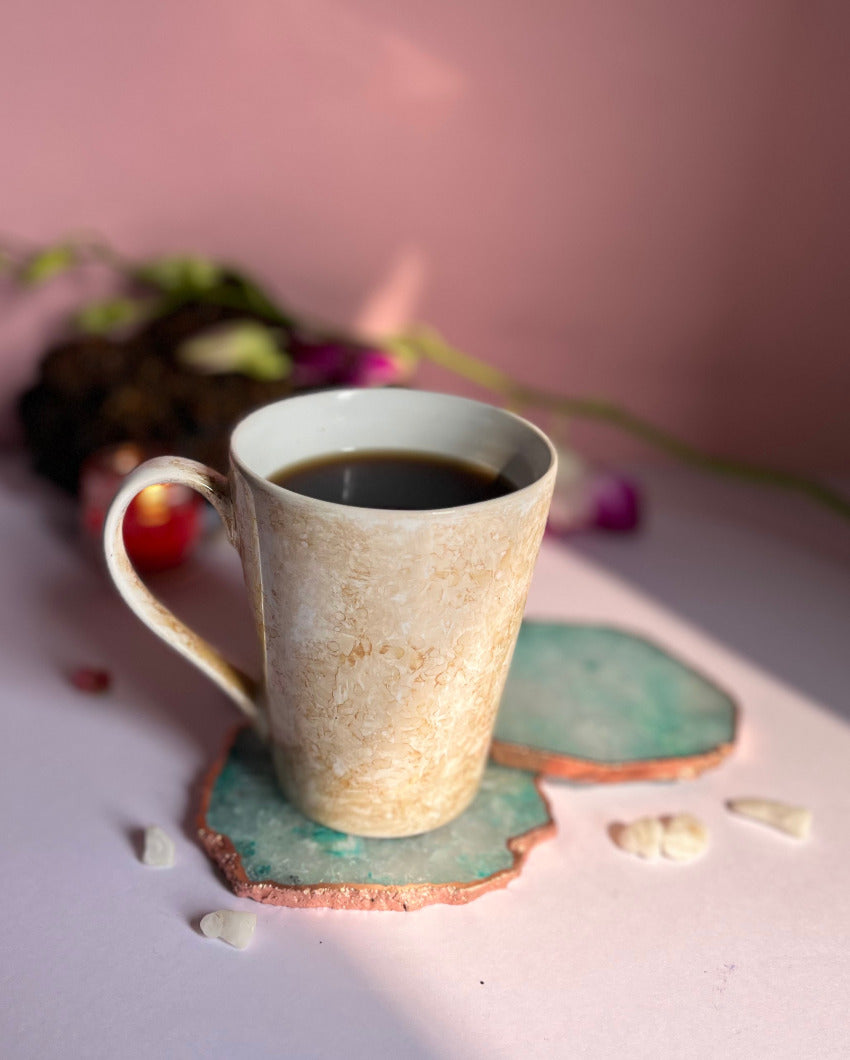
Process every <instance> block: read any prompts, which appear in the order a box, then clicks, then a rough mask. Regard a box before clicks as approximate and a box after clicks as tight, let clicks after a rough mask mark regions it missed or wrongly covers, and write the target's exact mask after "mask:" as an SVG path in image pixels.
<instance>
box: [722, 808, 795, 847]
mask: <svg viewBox="0 0 850 1060" xmlns="http://www.w3.org/2000/svg"><path fill="white" fill-rule="evenodd" d="M726 805H727V807H728V808H729V809H730V810H731V811H732V813H737V814H738V815H739V816H741V817H749V818H750V820H752V821H759V822H760V823H761V824H767V825H770V826H771V828H777V829H779V831H780V832H785V833H786V834H787V835H790V836H794V838H795V839H806V838H808V835H809V831H810V829H811V827H812V811H811V810H807V809H806V808H805V806H789V805H787V803H784V802H776V801H774V800H773V799H730V800H729V801H728V802H727V803H726Z"/></svg>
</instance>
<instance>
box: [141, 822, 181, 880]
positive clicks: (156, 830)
mask: <svg viewBox="0 0 850 1060" xmlns="http://www.w3.org/2000/svg"><path fill="white" fill-rule="evenodd" d="M142 862H143V863H144V864H145V865H150V866H151V867H152V868H155V869H170V868H171V866H172V865H173V864H174V840H173V839H172V838H171V836H170V835H168V833H167V832H164V831H163V830H162V829H161V828H160V827H159V825H156V824H152V825H151V826H150V828H146V829H145V842H144V847H143V849H142Z"/></svg>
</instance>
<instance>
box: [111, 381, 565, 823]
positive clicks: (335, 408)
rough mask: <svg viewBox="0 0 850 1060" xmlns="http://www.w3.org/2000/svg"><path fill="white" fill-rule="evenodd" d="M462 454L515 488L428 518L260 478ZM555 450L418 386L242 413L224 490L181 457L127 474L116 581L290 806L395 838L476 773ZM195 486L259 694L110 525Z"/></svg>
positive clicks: (464, 800) (530, 430) (444, 812)
mask: <svg viewBox="0 0 850 1060" xmlns="http://www.w3.org/2000/svg"><path fill="white" fill-rule="evenodd" d="M355 450H362V451H367V450H373V451H374V450H383V451H387V450H391V451H396V452H399V451H400V452H405V451H407V452H410V453H415V454H433V455H436V456H438V457H440V456H442V457H449V458H456V459H460V460H462V461H465V462H467V463H472V464H476V465H479V466H482V467H484V468H489V469H492V470H493V471H504V472H505V474H506V475H507V477H508V478H509V479H510V481H511V482H513V483H515V485H516V489H514V490H513V491H512V492H510V493H507V494H505V495H504V496H501V497H497V498H495V499H492V500H486V501H480V502H477V503H471V504H466V505H462V506H459V507H456V508H443V509H433V510H413V511H409V510H400V511H399V510H386V509H372V508H357V507H351V506H348V505H343V504H335V503H331V502H328V501H323V500H316V499H313V498H311V497H307V496H303V495H301V494H299V493H295V492H293V491H291V490H288V489H285V488H284V487H282V486H279V485H275V484H274V483H272V482H270V481H269V476H271V475H273V474H275V473H277V472H279V471H280V470H281V469H282V468H285V467H286V466H290V465H295V464H299V463H301V462H303V461H307V460H311V459H316V458H320V457H322V456H331V455H333V454H339V453H340V452H344V451H355ZM555 469H556V456H555V451H554V448H553V446H552V444H551V442H550V441H549V440H548V439H547V438H546V436H545V435H544V434H543V433H542V432H541V431H539V430H538V429H537V428H536V427H534V426H533V425H532V424H530V423H528V422H526V421H525V420H523V419H521V418H520V417H518V416H515V415H513V414H512V413H510V412H506V411H505V410H503V409H497V408H493V407H491V406H489V405H485V404H481V403H480V402H477V401H469V400H467V399H464V398H459V397H450V396H448V395H443V394H435V393H428V392H425V391H419V390H336V391H334V390H330V391H322V392H317V393H313V394H306V395H303V396H298V397H292V398H287V399H285V400H283V401H279V402H277V403H275V404H272V405H268V406H266V407H264V408H261V409H259V410H258V411H256V412H254V413H252V414H250V415H249V416H248V417H247V418H246V419H244V420H243V421H242V422H241V423H240V424H238V425H237V427H236V428H235V430H234V431H233V434H232V436H231V442H230V472H229V475H228V477H227V478H225V477H224V476H223V475H221V474H219V473H218V472H216V471H213V470H211V469H210V468H207V467H204V466H203V465H202V464H198V463H196V462H194V461H191V460H186V459H183V458H180V457H159V458H156V459H154V460H150V461H148V462H147V463H146V464H143V465H142V466H141V467H139V468H138V469H137V470H135V471H133V472H132V473H131V474H130V475H129V476H128V477H127V479H126V480H125V481H124V483H123V485H122V487H121V489H120V490H119V492H118V494H117V495H116V497H115V499H114V501H113V502H112V505H111V507H110V509H109V512H108V514H107V518H106V523H105V527H104V546H105V551H106V559H107V564H108V567H109V571H110V574H111V575H112V578H113V580H114V581H115V584H116V586H117V587H118V590H119V591H120V593H121V595H122V596H123V597H124V599H125V601H126V602H127V604H129V606H130V607H131V608H132V609H133V610H134V611H135V612H136V614H137V615H138V616H139V617H140V618H141V619H142V621H143V622H145V623H146V624H147V625H148V626H150V628H151V629H152V630H153V631H154V632H155V633H157V634H159V636H160V637H162V639H163V640H165V641H166V642H167V643H168V644H170V645H171V646H172V647H174V648H176V649H177V650H178V651H180V652H181V653H182V654H183V655H185V656H186V657H187V658H188V659H189V660H191V661H192V662H193V663H195V665H196V666H198V667H199V668H200V669H201V670H202V671H203V672H204V673H206V674H207V675H208V676H209V677H211V678H212V679H213V681H215V682H216V683H217V684H218V685H219V686H220V687H221V688H222V689H223V690H224V691H225V692H226V693H227V694H228V695H229V696H230V697H231V698H232V699H233V700H234V702H235V703H236V705H237V706H238V707H239V708H240V709H241V710H242V711H243V712H244V713H245V714H246V715H247V716H248V717H249V718H250V719H251V721H252V722H253V723H254V725H255V727H256V728H257V729H258V731H259V732H260V733H261V735H262V736H263V737H264V738H265V739H266V740H267V741H268V743H269V746H270V749H271V753H272V757H273V759H274V764H275V771H276V774H277V777H278V780H279V783H280V786H281V788H282V789H283V792H284V794H285V795H286V796H287V797H288V798H289V799H290V801H291V802H292V803H293V804H294V805H295V806H297V807H298V808H299V809H300V810H301V811H302V812H303V813H304V814H306V815H307V816H308V817H310V818H312V819H313V820H315V821H318V822H319V823H321V824H324V825H327V826H328V827H329V828H334V829H338V830H339V831H341V832H349V833H351V834H354V835H362V836H387V837H389V836H405V835H415V834H417V833H420V832H425V831H428V830H430V829H433V828H437V827H438V826H440V825H442V824H444V823H446V822H447V821H450V820H451V819H452V818H454V817H456V816H458V815H459V814H460V813H462V812H463V810H464V809H466V807H467V806H468V805H469V803H470V802H471V801H472V799H473V798H474V796H475V794H476V791H477V790H478V786H479V783H480V780H481V776H482V773H483V771H484V766H485V763H486V759H487V754H488V750H489V745H490V740H491V736H492V732H493V726H494V723H495V719H496V711H497V709H498V706H499V699H500V696H501V693H502V689H503V686H504V683H505V678H506V677H507V672H508V666H509V664H510V661H511V656H512V654H513V649H514V645H515V643H516V637H517V634H518V632H519V627H520V622H521V620H522V614H523V609H524V606H525V599H526V595H527V592H528V587H529V583H530V580H531V574H532V570H533V568H534V563H535V560H536V557H537V552H538V549H539V546H540V541H541V538H542V536H543V530H544V526H545V523H546V516H547V513H548V509H549V502H550V499H551V495H552V488H553V485H554V480H555ZM157 483H180V484H183V485H186V486H190V487H192V488H193V489H196V490H198V491H199V492H200V493H201V494H202V495H203V496H204V497H206V499H207V500H208V501H210V502H211V503H212V504H213V506H214V507H215V508H216V509H217V511H218V513H219V515H220V516H221V518H222V520H223V522H224V526H225V528H226V530H227V535H228V538H229V539H230V542H231V544H233V545H234V546H235V548H236V549H237V551H238V552H239V555H240V557H241V559H242V569H243V572H244V576H245V581H246V584H247V587H248V592H249V595H250V600H251V605H252V610H253V615H254V620H255V623H256V628H257V633H258V636H259V639H260V644H261V647H262V659H263V675H262V678H261V679H260V680H259V681H255V680H253V679H251V678H249V677H248V676H247V675H246V674H244V673H242V672H241V671H240V670H238V669H236V668H235V667H233V666H231V665H230V664H229V663H228V662H227V661H226V660H225V659H224V658H223V657H222V656H221V655H220V654H219V653H218V651H216V650H215V649H214V648H213V647H212V646H211V645H209V644H208V643H207V642H206V641H204V640H203V639H202V638H201V637H199V636H198V635H197V634H196V633H193V632H192V631H191V630H190V629H189V628H188V627H187V626H185V625H184V624H183V623H182V622H181V621H180V620H179V619H177V618H176V617H175V616H174V615H173V614H172V613H171V612H170V611H169V610H168V609H167V608H166V607H165V606H164V605H163V604H162V603H160V602H159V601H158V600H157V599H156V598H155V597H154V596H153V595H152V594H151V593H150V592H149V591H148V589H147V588H146V587H145V586H144V585H143V584H142V582H141V581H140V580H139V578H138V577H137V575H136V573H135V571H134V570H133V567H132V565H131V563H130V560H129V559H128V556H127V552H126V549H125V548H124V541H123V534H122V524H123V519H124V515H125V513H126V511H127V507H128V505H129V504H130V502H131V501H132V499H133V497H134V496H135V495H136V494H137V493H138V492H139V491H140V490H142V489H144V488H145V487H146V486H150V485H154V484H157Z"/></svg>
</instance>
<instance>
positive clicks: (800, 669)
mask: <svg viewBox="0 0 850 1060" xmlns="http://www.w3.org/2000/svg"><path fill="white" fill-rule="evenodd" d="M647 485H648V490H647V492H648V498H649V504H648V518H647V525H646V526H645V528H644V529H643V530H642V531H641V532H640V533H639V534H637V535H636V536H634V537H614V536H610V537H606V536H605V535H600V534H597V535H585V536H577V537H575V538H573V539H570V541H569V547H570V548H571V549H573V550H574V551H575V552H576V553H577V554H579V555H581V556H583V557H585V558H587V559H589V560H592V561H593V562H594V563H596V564H598V565H599V566H600V567H601V568H603V569H605V570H608V571H611V572H612V573H615V574H616V575H617V576H619V577H620V578H622V579H624V580H625V581H627V582H630V583H631V584H633V585H634V586H636V587H638V588H639V589H641V590H642V591H643V592H644V593H646V594H647V595H648V596H650V597H652V598H653V599H654V600H656V601H658V602H659V603H660V604H662V605H664V606H666V607H668V608H670V609H671V610H673V611H675V612H677V613H678V614H680V615H682V617H683V618H685V619H687V620H688V621H689V622H691V623H693V624H694V625H696V626H698V627H700V628H701V629H703V630H705V631H706V632H707V633H709V634H710V635H711V636H713V637H714V638H715V639H716V640H718V641H720V642H722V643H725V644H727V645H728V646H729V647H730V648H732V649H733V650H734V651H736V652H738V653H739V654H741V655H743V656H745V657H747V658H749V659H751V660H752V661H753V662H754V663H756V664H757V665H758V666H760V667H762V668H763V669H764V670H765V671H767V672H769V673H771V674H773V675H775V676H776V677H777V678H778V679H780V680H782V681H785V682H786V683H788V684H790V685H793V686H794V687H796V688H798V689H799V690H800V691H802V692H803V693H805V694H806V695H808V696H809V697H811V698H812V699H815V700H817V701H818V702H819V703H821V704H822V705H823V706H825V707H828V708H829V709H831V710H832V711H834V712H835V713H837V714H839V715H841V716H842V717H844V718H847V719H850V696H848V694H847V688H848V684H850V658H849V657H848V652H847V630H848V622H850V524H847V523H846V522H845V521H842V520H841V519H838V518H837V517H835V516H832V515H831V514H829V513H827V512H825V511H820V510H818V509H816V508H813V507H812V506H811V505H809V504H808V503H807V502H806V501H804V500H798V499H796V498H793V497H787V496H785V495H782V494H777V493H775V492H772V491H766V490H765V491H759V490H754V489H752V488H748V489H741V488H737V487H734V486H730V485H728V484H727V483H719V482H718V481H717V480H713V479H710V478H705V477H699V476H696V475H686V474H681V473H676V472H673V473H654V474H651V475H650V476H648V481H647Z"/></svg>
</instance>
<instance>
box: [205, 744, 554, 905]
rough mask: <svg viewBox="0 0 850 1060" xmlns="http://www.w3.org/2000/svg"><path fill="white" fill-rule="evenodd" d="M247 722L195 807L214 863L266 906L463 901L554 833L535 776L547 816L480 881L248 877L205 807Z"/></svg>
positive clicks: (502, 882) (492, 886)
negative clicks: (328, 880)
mask: <svg viewBox="0 0 850 1060" xmlns="http://www.w3.org/2000/svg"><path fill="white" fill-rule="evenodd" d="M246 728H249V726H246V725H238V726H237V727H236V728H235V729H234V730H233V731H232V732H231V733H230V735H229V737H228V739H227V741H226V743H225V746H224V749H223V750H222V752H221V754H219V756H218V758H217V759H216V760H215V762H214V763H213V764H212V766H211V767H210V769H209V771H208V772H207V775H206V776H205V778H204V781H203V785H202V787H201V805H200V809H199V811H198V818H197V827H198V837H199V839H200V841H201V844H202V845H203V847H204V849H205V850H206V852H207V854H209V856H210V857H211V858H212V860H213V861H214V862H215V863H216V864H217V865H218V867H219V869H221V871H222V873H223V874H224V877H225V879H226V880H227V882H228V884H229V885H230V887H231V889H232V890H233V893H234V894H236V895H237V897H239V898H253V899H254V901H256V902H265V903H266V904H267V905H282V906H288V907H289V908H291V909H308V908H317V907H319V908H325V909H381V910H398V911H403V912H410V911H411V910H414V909H421V908H422V907H423V906H426V905H435V904H443V905H465V904H466V903H467V902H471V901H473V900H474V899H476V898H480V897H481V895H482V894H486V893H487V892H488V891H497V890H500V889H501V888H503V887H507V885H508V884H509V883H510V882H511V880H513V879H516V877H517V876H519V874H520V873H521V872H522V869H523V866H524V864H525V860H526V858H527V857H528V853H529V851H530V850H532V849H533V848H534V847H535V846H537V844H538V843H540V842H542V841H543V840H544V839H549V838H550V837H551V836H554V835H555V832H556V831H557V828H556V826H555V821H554V819H553V817H552V809H551V807H550V805H549V800H548V799H547V798H546V796H545V795H544V794H543V791H542V790H541V787H540V780H541V777H540V776H539V775H538V776H535V777H533V781H534V787H535V789H536V791H537V794H538V796H539V798H540V801H541V802H542V804H543V809H544V810H545V812H546V816H547V818H548V820H547V821H545V822H544V823H543V824H540V825H535V827H534V828H530V829H529V830H528V831H527V832H523V833H522V834H521V835H518V836H512V837H511V838H509V839H508V840H507V841H506V844H505V845H506V846H507V848H508V850H509V851H510V853H511V855H512V858H513V861H512V863H511V865H509V866H508V867H507V868H505V869H499V871H498V872H494V873H493V874H492V875H491V876H488V877H487V878H486V879H483V880H473V881H470V882H468V883H464V882H460V881H455V882H451V883H405V884H384V883H302V884H283V883H278V882H277V881H275V880H251V879H249V878H248V875H247V873H246V872H245V868H244V866H243V864H242V858H241V857H240V856H239V852H238V851H237V850H236V847H235V846H234V845H233V843H232V841H231V840H230V838H229V837H228V836H226V835H223V834H222V833H221V832H216V831H215V830H214V829H212V828H210V826H209V824H208V823H207V811H208V810H209V805H210V801H211V799H212V793H213V789H214V787H215V784H216V781H217V780H218V777H219V774H220V773H221V771H222V769H223V768H224V765H225V763H226V762H227V759H228V757H229V755H230V752H231V750H232V749H233V744H234V743H235V741H236V738H237V737H238V736H239V734H240V733H241V732H242V731H243V730H244V729H246Z"/></svg>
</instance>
